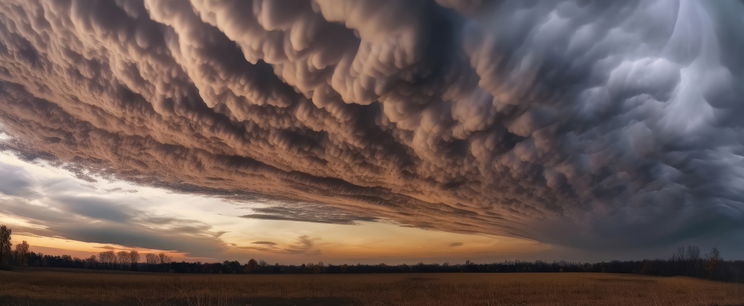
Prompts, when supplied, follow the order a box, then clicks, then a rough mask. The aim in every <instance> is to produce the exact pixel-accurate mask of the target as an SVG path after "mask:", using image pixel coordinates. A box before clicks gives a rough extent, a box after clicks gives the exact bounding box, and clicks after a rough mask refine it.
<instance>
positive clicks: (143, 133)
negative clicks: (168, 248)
mask: <svg viewBox="0 0 744 306" xmlns="http://www.w3.org/2000/svg"><path fill="white" fill-rule="evenodd" d="M741 13H744V8H743V5H742V4H741V3H740V2H735V1H720V2H715V3H705V2H693V1H687V2H681V3H677V2H662V1H658V2H656V1H644V2H635V1H625V2H618V3H601V2H600V3H586V2H581V1H578V2H569V1H565V2H554V1H551V2H537V3H534V2H525V1H494V2H491V1H457V0H439V1H436V2H434V1H423V0H422V1H394V0H389V1H379V0H375V1H372V0H369V1H362V0H357V1H343V2H339V1H333V0H315V1H257V0H256V1H245V0H235V1H208V0H203V1H201V0H193V1H191V2H188V1H177V0H168V1H160V0H157V1H144V2H141V1H91V2H88V1H38V2H37V1H21V0H17V1H13V0H11V1H3V2H2V3H0V122H1V123H2V129H3V130H5V131H6V132H7V133H8V134H10V135H12V136H13V137H14V138H13V140H11V141H9V142H6V143H5V144H4V147H5V148H10V149H13V150H16V151H19V152H22V153H24V154H26V155H27V156H38V157H41V158H46V159H55V160H59V161H63V162H68V163H73V164H75V165H80V166H81V167H83V168H85V169H92V170H95V171H99V172H102V173H109V174H114V175H116V176H117V177H119V178H122V179H127V180H132V181H136V182H139V183H143V184H151V185H157V186H166V187H170V188H174V189H179V190H186V191H190V192H197V193H220V194H224V195H238V196H241V195H242V196H245V197H253V198H266V199H272V200H281V201H284V202H288V203H295V202H296V203H324V204H327V205H331V206H334V207H338V208H340V209H343V211H344V214H343V215H341V216H335V215H333V214H331V219H333V218H335V217H338V218H341V219H343V220H341V221H338V220H337V221H335V222H336V223H350V222H353V221H354V220H376V219H378V218H382V219H390V220H394V221H397V222H399V223H402V224H407V225H410V226H416V227H423V228H435V229H440V230H447V231H457V232H476V233H487V234H501V235H511V236H518V237H526V238H531V239H537V240H540V241H544V242H549V243H557V244H563V245H569V246H578V247H583V248H593V247H607V246H613V247H626V246H643V245H658V244H664V243H673V242H676V241H680V240H683V239H687V238H691V237H701V236H705V235H718V234H722V233H730V232H733V231H736V230H740V229H742V227H744V208H743V207H744V206H743V204H742V201H743V200H744V192H743V191H744V184H742V182H743V181H744V169H743V168H744V163H742V155H743V154H744V145H743V144H744V139H743V138H744V128H742V124H744V123H742V122H744V121H741V120H740V118H741V115H742V114H744V110H743V109H742V107H744V104H742V103H741V102H740V99H741V97H742V96H744V87H742V86H741V84H743V83H742V80H744V75H743V73H744V63H743V62H742V60H741V57H740V54H741V52H740V51H742V50H744V37H742V35H744V31H742V29H744V25H743V21H741V18H740V16H741ZM3 180H8V179H7V178H3ZM8 184H9V185H6V186H12V185H13V184H15V182H14V181H12V180H10V181H8ZM0 188H5V187H0ZM3 190H4V189H2V190H0V191H3ZM13 190H14V191H13V192H15V193H18V194H21V193H25V192H29V191H25V190H23V189H13ZM3 192H6V191H3ZM8 192H10V191H8ZM74 205H76V206H70V207H69V209H71V210H80V211H86V212H88V213H89V214H94V215H95V217H102V216H103V217H105V218H108V220H109V221H110V222H119V221H121V220H124V219H126V218H129V217H130V216H129V215H126V214H125V213H126V212H118V214H117V212H112V211H106V210H105V209H99V210H96V211H90V210H88V209H86V208H85V207H84V206H85V204H74ZM292 207H295V206H292ZM319 207H321V206H318V205H308V206H307V207H306V209H305V210H306V211H305V212H299V211H295V210H285V211H281V212H276V211H274V212H269V213H265V212H264V213H262V212H256V213H254V214H253V215H248V216H247V217H251V218H263V219H283V220H298V219H308V218H311V215H313V214H316V215H319V216H321V217H323V216H324V215H323V214H324V211H323V209H322V208H319ZM309 216H310V217H309ZM358 216H363V217H358ZM326 217H327V215H326ZM608 242H612V243H611V245H610V244H608Z"/></svg>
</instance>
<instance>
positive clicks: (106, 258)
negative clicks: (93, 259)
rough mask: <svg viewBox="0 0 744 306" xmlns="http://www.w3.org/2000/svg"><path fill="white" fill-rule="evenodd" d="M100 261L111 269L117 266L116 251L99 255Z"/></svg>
mask: <svg viewBox="0 0 744 306" xmlns="http://www.w3.org/2000/svg"><path fill="white" fill-rule="evenodd" d="M98 260H99V261H100V262H101V263H102V264H104V265H105V266H107V267H109V268H111V267H113V266H114V264H116V254H114V251H106V252H101V253H98Z"/></svg>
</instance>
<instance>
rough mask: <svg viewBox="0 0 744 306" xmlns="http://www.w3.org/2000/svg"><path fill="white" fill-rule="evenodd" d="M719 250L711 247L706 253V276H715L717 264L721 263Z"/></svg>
mask: <svg viewBox="0 0 744 306" xmlns="http://www.w3.org/2000/svg"><path fill="white" fill-rule="evenodd" d="M721 261H723V259H721V252H720V251H718V248H713V249H712V250H710V253H709V254H708V259H707V260H706V262H705V270H706V272H708V276H710V277H715V275H716V270H717V269H718V266H719V265H720V264H721Z"/></svg>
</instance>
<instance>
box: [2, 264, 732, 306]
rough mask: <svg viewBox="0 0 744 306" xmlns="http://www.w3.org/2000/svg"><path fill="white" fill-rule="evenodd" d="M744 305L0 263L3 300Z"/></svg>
mask: <svg viewBox="0 0 744 306" xmlns="http://www.w3.org/2000/svg"><path fill="white" fill-rule="evenodd" d="M100 304H108V305H111V304H114V305H523V304H536V305H555V304H559V305H713V304H717V305H744V284H732V283H721V282H712V281H706V280H699V279H692V278H686V277H649V276H640V275H627V274H605V273H552V274H550V273H503V274H466V273H454V274H440V273H437V274H343V275H339V274H316V275H312V274H301V275H203V274H157V273H127V272H98V271H85V270H34V269H28V270H22V271H0V305H100Z"/></svg>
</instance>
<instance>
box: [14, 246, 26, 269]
mask: <svg viewBox="0 0 744 306" xmlns="http://www.w3.org/2000/svg"><path fill="white" fill-rule="evenodd" d="M28 248H29V245H28V242H26V240H24V241H23V242H21V243H20V244H16V249H15V258H16V264H17V265H19V266H25V265H26V264H27V260H26V259H27V258H26V256H28Z"/></svg>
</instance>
